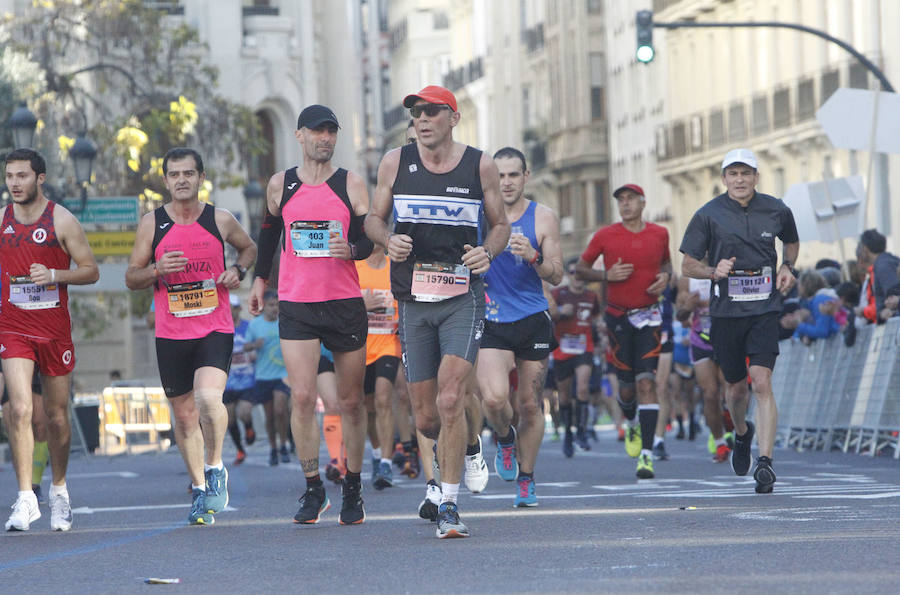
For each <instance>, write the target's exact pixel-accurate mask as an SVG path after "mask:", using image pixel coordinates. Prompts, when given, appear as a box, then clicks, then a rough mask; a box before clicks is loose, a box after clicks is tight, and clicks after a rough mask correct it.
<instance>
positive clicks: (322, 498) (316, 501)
mask: <svg viewBox="0 0 900 595" xmlns="http://www.w3.org/2000/svg"><path fill="white" fill-rule="evenodd" d="M329 508H331V501H330V500H329V499H328V494H326V493H325V486H322V485H319V486H315V487H307V488H306V491H305V492H304V493H303V496H301V497H300V510H298V511H297V514H295V515H294V522H295V523H300V524H303V525H314V524H316V523H318V522H319V519H320V518H322V513H323V512H325V511H326V510H328V509H329Z"/></svg>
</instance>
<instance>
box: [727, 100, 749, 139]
mask: <svg viewBox="0 0 900 595" xmlns="http://www.w3.org/2000/svg"><path fill="white" fill-rule="evenodd" d="M745 138H747V121H746V119H745V118H744V104H743V103H738V104H736V105H732V106H731V107H730V108H729V109H728V140H729V142H731V141H739V140H744V139H745Z"/></svg>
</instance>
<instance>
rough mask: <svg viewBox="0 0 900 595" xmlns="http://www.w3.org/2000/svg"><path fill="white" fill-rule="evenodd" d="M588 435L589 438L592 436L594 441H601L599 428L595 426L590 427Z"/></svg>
mask: <svg viewBox="0 0 900 595" xmlns="http://www.w3.org/2000/svg"><path fill="white" fill-rule="evenodd" d="M587 435H588V438H590V439H591V440H593V441H594V442H600V438H598V437H597V430H595V429H594V428H588V429H587Z"/></svg>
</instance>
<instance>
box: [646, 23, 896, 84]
mask: <svg viewBox="0 0 900 595" xmlns="http://www.w3.org/2000/svg"><path fill="white" fill-rule="evenodd" d="M653 26H654V27H660V28H662V29H682V28H687V27H691V28H693V27H728V28H734V27H767V28H773V27H775V28H781V29H794V30H796V31H803V32H804V33H812V34H813V35H816V36H817V37H821V38H822V39H825V40H827V41H830V42H832V43H835V44H837V45H839V46H840V47H842V48H843V49H845V50H847V51H848V52H849V53H850V54H851V55H852V56H853V57H854V58H856V59H857V60H859V62H860V64H862V65H863V66H865V67H866V68H867V69H868V70H869V72H871V73H872V74H874V75H875V78H877V79H878V82H880V83H881V88H882V90H884V91H887V92H889V93H893V92H894V87H893V85H891V83H890V82H888V80H887V77H886V76H884V73H883V72H882V71H881V69H880V68H878V67H877V66H875V64H873V63H872V61H871V60H869V59H868V58H866V57H865V56H863V55H862V54H861V53H859V52H858V51H857V50H856V48H854V47H853V46H852V45H850V44H849V43H847V42H845V41H842V40H840V39H838V38H837V37H833V36H831V35H829V34H828V33H825V32H824V31H821V30H819V29H813V28H812V27H807V26H806V25H797V24H796V23H782V22H779V21H745V22H737V23H697V22H694V21H675V22H672V23H657V22H654V23H653Z"/></svg>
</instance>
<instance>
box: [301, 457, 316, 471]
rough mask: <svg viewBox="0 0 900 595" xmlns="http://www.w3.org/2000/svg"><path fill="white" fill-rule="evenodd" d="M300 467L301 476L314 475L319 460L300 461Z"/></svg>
mask: <svg viewBox="0 0 900 595" xmlns="http://www.w3.org/2000/svg"><path fill="white" fill-rule="evenodd" d="M300 466H301V467H303V474H304V475H306V474H308V473H316V472H317V471H318V470H319V458H318V457H316V458H314V459H300Z"/></svg>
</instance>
